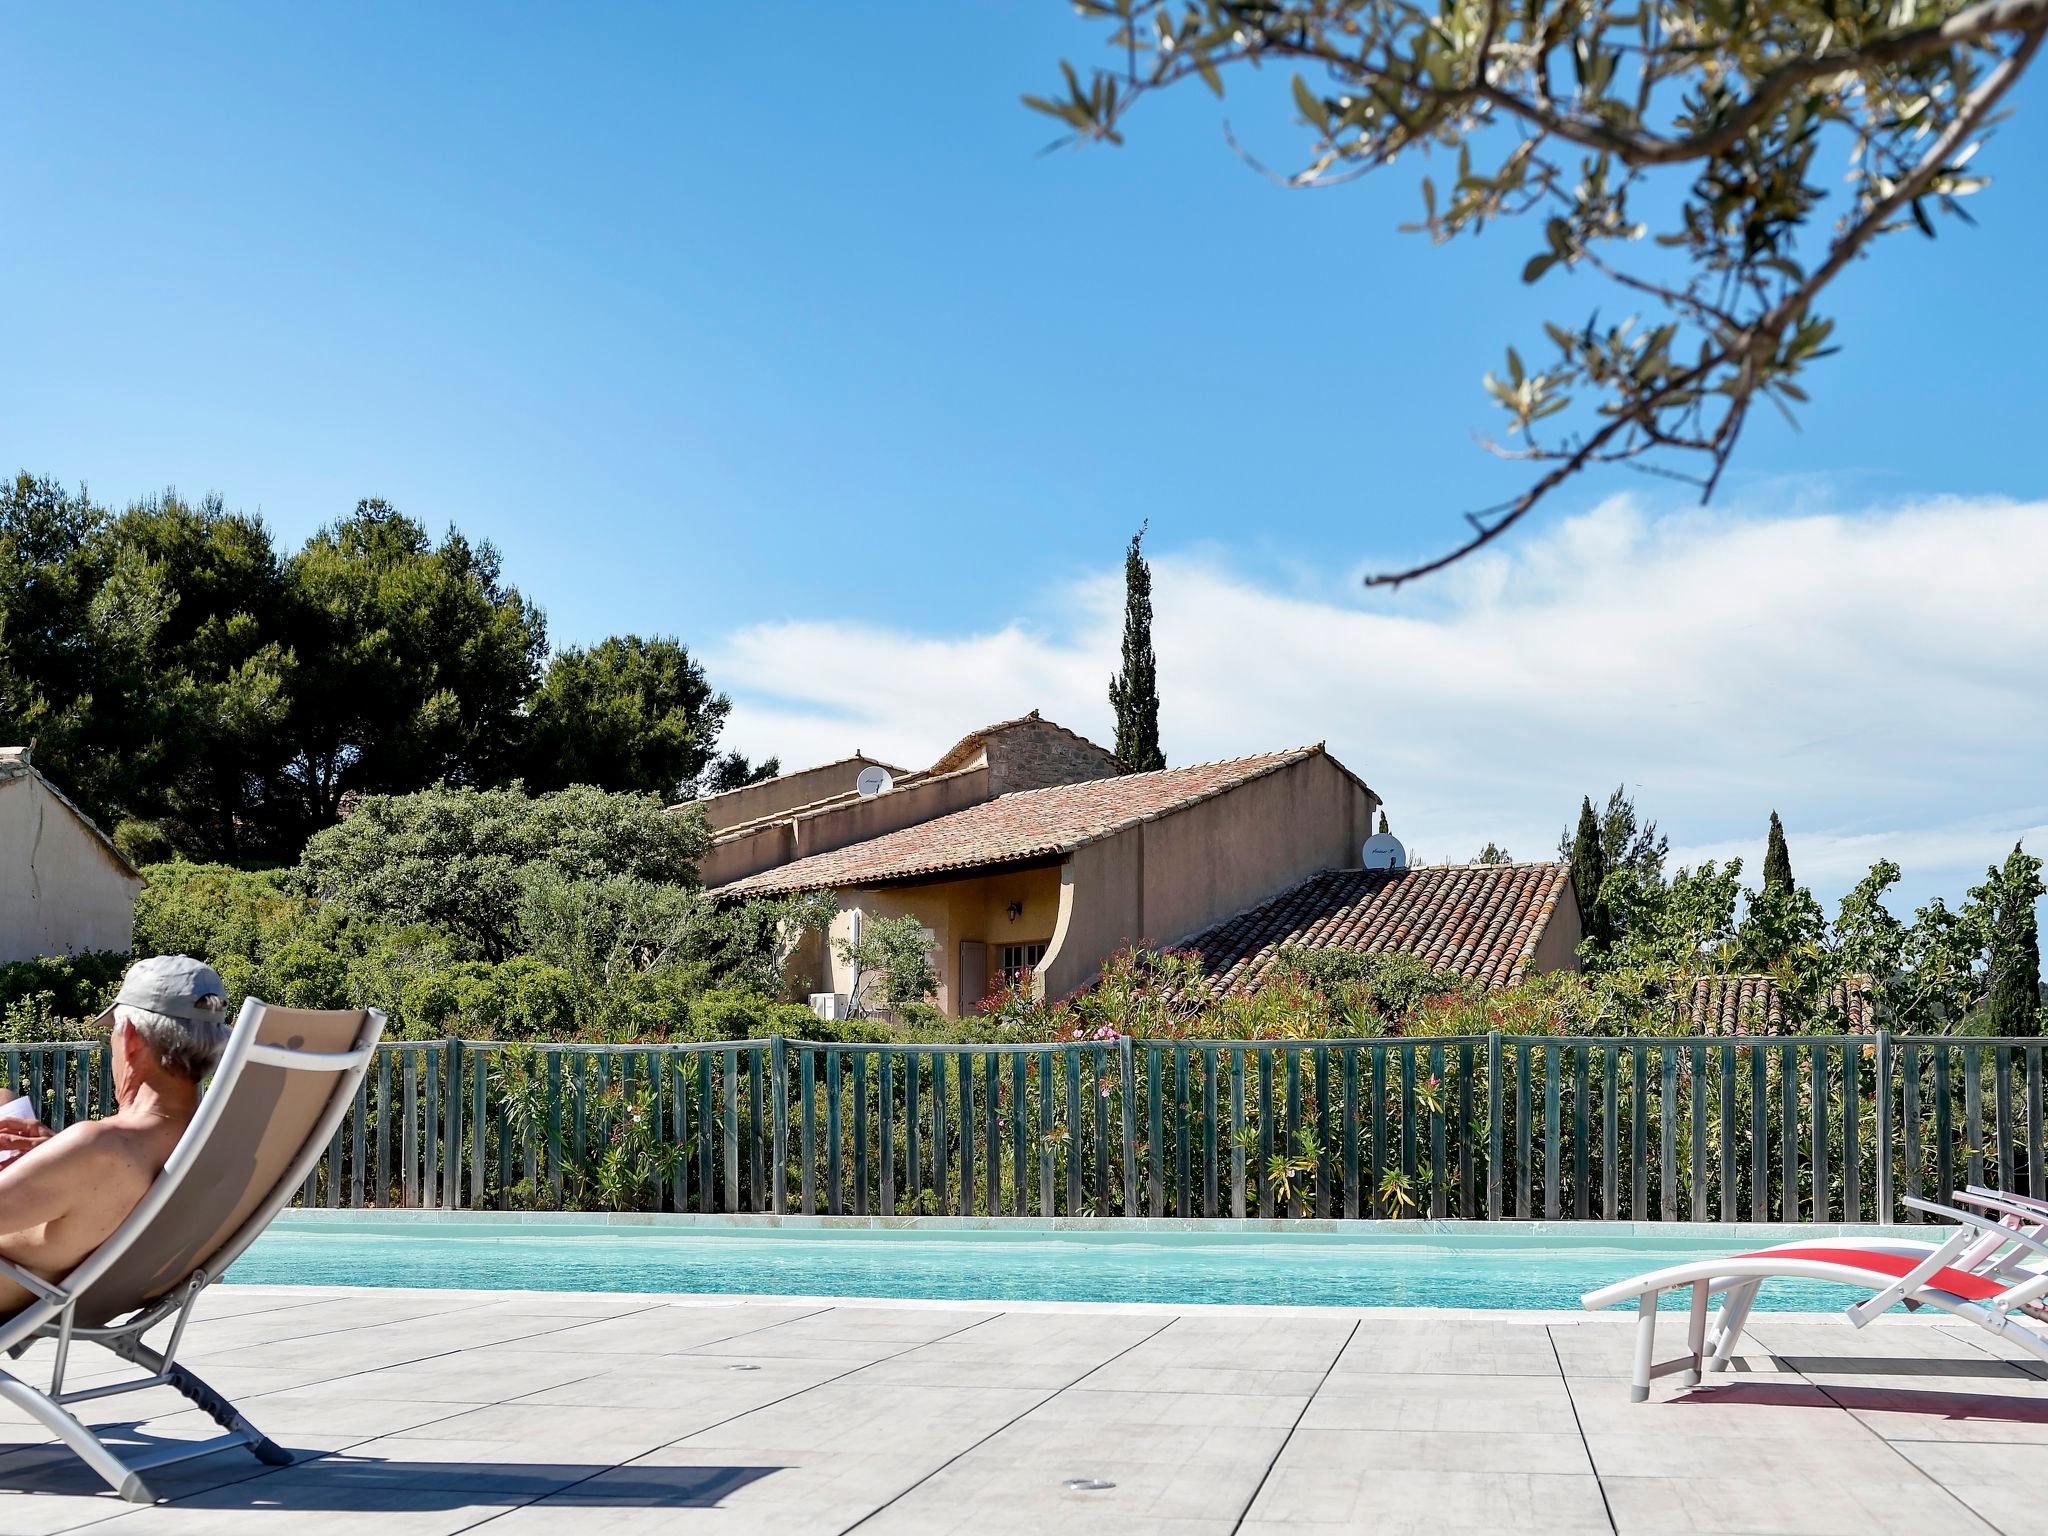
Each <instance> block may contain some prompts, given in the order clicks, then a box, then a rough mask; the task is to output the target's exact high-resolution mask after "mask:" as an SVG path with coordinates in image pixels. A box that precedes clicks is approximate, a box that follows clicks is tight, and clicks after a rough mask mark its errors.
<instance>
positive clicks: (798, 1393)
mask: <svg viewBox="0 0 2048 1536" xmlns="http://www.w3.org/2000/svg"><path fill="white" fill-rule="evenodd" d="M838 1310H839V1309H838V1308H837V1307H820V1308H819V1309H818V1310H817V1311H816V1312H806V1313H804V1314H803V1315H802V1316H801V1317H786V1318H783V1319H782V1320H781V1321H780V1322H775V1323H766V1324H763V1325H762V1326H761V1327H759V1328H747V1329H742V1330H741V1331H740V1332H738V1333H736V1334H733V1335H731V1336H730V1337H732V1338H736V1339H743V1338H746V1337H748V1336H749V1335H751V1334H755V1333H765V1332H767V1331H768V1330H770V1329H773V1328H780V1327H782V1326H784V1325H785V1324H788V1323H800V1322H802V1321H804V1319H805V1318H810V1317H817V1316H819V1315H821V1314H823V1313H827V1312H836V1311H838ZM1001 1316H1003V1314H1002V1313H1001V1312H992V1313H990V1314H989V1315H988V1316H987V1317H979V1318H976V1319H975V1320H974V1321H973V1322H971V1323H967V1324H964V1325H962V1326H961V1327H958V1328H954V1329H951V1330H949V1331H948V1332H945V1333H941V1334H938V1335H936V1336H935V1337H933V1338H929V1339H920V1340H918V1342H917V1343H915V1344H909V1345H905V1346H904V1347H903V1348H902V1349H899V1350H894V1351H892V1352H891V1353H889V1354H886V1355H882V1356H880V1357H878V1358H876V1359H873V1360H863V1361H862V1362H861V1363H860V1364H858V1365H853V1366H848V1367H847V1368H846V1369H845V1370H843V1371H838V1372H835V1373H834V1374H833V1375H830V1376H827V1377H826V1378H825V1379H824V1380H823V1381H814V1382H812V1383H810V1384H809V1385H808V1386H802V1387H798V1388H797V1389H796V1390H795V1391H793V1392H785V1393H783V1394H782V1396H780V1397H771V1398H770V1399H768V1401H766V1402H764V1403H756V1404H754V1405H753V1407H751V1408H742V1409H741V1410H740V1411H739V1412H738V1413H729V1414H727V1415H726V1416H725V1417H724V1418H722V1419H714V1420H713V1421H712V1422H711V1423H709V1424H700V1425H698V1426H697V1428H695V1429H693V1430H691V1431H690V1432H689V1434H687V1435H678V1436H676V1438H675V1439H673V1440H664V1441H663V1442H662V1443H661V1444H660V1445H655V1446H649V1447H648V1448H647V1449H646V1450H644V1451H641V1452H640V1453H639V1454H638V1455H635V1456H633V1457H631V1458H630V1459H628V1460H626V1461H621V1462H615V1463H614V1464H612V1465H611V1466H609V1467H601V1468H599V1469H598V1470H597V1471H595V1472H592V1473H591V1474H590V1475H589V1476H587V1477H579V1478H577V1479H576V1480H575V1481H574V1482H571V1483H564V1484H563V1485H562V1486H561V1487H559V1488H554V1489H550V1490H549V1491H548V1492H546V1493H542V1494H536V1495H535V1496H534V1497H533V1498H531V1499H528V1500H527V1501H526V1502H525V1503H523V1504H509V1505H507V1506H506V1507H505V1508H503V1509H500V1510H496V1511H494V1512H493V1513H491V1514H488V1515H485V1516H484V1517H483V1519H481V1520H479V1521H477V1522H475V1524H472V1525H465V1526H463V1527H461V1528H460V1530H457V1531H453V1532H451V1533H450V1536H463V1533H464V1532H468V1531H474V1530H477V1529H478V1528H480V1527H482V1526H486V1525H489V1524H490V1523H491V1522H492V1521H493V1520H497V1519H501V1518H502V1517H504V1516H506V1515H509V1514H511V1513H512V1512H513V1511H514V1510H516V1509H530V1508H531V1507H532V1506H534V1505H535V1504H539V1503H542V1502H543V1501H545V1500H548V1499H559V1498H560V1497H561V1496H562V1495H563V1494H565V1493H567V1492H568V1491H569V1490H570V1489H572V1488H581V1487H582V1486H583V1485H584V1484H585V1483H587V1482H591V1481H592V1480H594V1479H596V1478H600V1477H603V1476H604V1475H605V1474H606V1473H608V1472H618V1471H622V1470H623V1469H625V1468H627V1467H630V1466H634V1465H637V1464H638V1463H639V1462H642V1461H644V1460H645V1459H646V1458H647V1457H649V1456H653V1455H656V1454H657V1453H659V1452H661V1451H666V1450H669V1449H671V1448H672V1447H674V1446H678V1445H681V1444H682V1443H683V1442H684V1441H685V1440H690V1439H693V1438H695V1437H696V1436H698V1435H702V1434H708V1433H710V1432H711V1431H712V1430H714V1429H722V1428H724V1427H725V1426H726V1425H727V1424H730V1423H732V1422H733V1421H734V1420H735V1419H744V1418H745V1417H746V1416H747V1415H748V1414H750V1413H759V1412H760V1411H761V1410H762V1409H763V1408H774V1407H776V1406H778V1405H780V1404H782V1403H786V1402H789V1401H790V1400H791V1399H792V1398H798V1397H802V1396H803V1395H804V1394H805V1393H806V1392H815V1391H816V1390H817V1389H818V1388H820V1387H829V1386H830V1385H832V1383H833V1382H835V1381H844V1380H845V1379H846V1378H847V1377H849V1376H857V1375H859V1374H860V1373H861V1372H862V1371H864V1370H866V1369H867V1368H868V1367H869V1366H871V1365H880V1364H882V1362H883V1361H885V1360H896V1359H900V1358H901V1357H902V1356H904V1355H909V1354H915V1353H916V1352H917V1351H918V1350H920V1349H923V1348H924V1347H925V1346H926V1345H928V1344H937V1343H940V1342H941V1341H942V1340H945V1339H954V1338H958V1337H959V1336H960V1335H961V1334H963V1333H971V1332H972V1331H973V1330H975V1329H976V1328H979V1327H981V1326H982V1325H983V1324H984V1323H992V1322H994V1321H995V1320H996V1319H997V1318H999V1317H1001ZM710 1342H712V1343H720V1342H723V1341H722V1340H717V1339H714V1340H711V1341H710ZM681 1353H687V1351H681ZM706 1358H707V1359H716V1358H717V1356H715V1355H713V1356H707V1357H706ZM579 1379H580V1380H588V1379H589V1378H588V1377H583V1378H579ZM542 1390H545V1389H542ZM905 1491H906V1492H907V1491H908V1490H905ZM863 1518H865V1517H863Z"/></svg>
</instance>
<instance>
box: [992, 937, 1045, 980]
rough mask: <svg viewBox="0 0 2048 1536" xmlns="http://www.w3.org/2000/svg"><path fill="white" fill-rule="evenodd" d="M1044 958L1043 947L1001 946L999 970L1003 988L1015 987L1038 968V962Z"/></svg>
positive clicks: (1037, 945)
mask: <svg viewBox="0 0 2048 1536" xmlns="http://www.w3.org/2000/svg"><path fill="white" fill-rule="evenodd" d="M1044 958H1045V945H1044V944H1043V943H1040V944H1005V945H1003V946H1002V965H1001V967H1000V968H999V970H1000V974H1001V977H1002V980H1003V984H1004V985H1005V986H1012V987H1014V986H1016V985H1017V984H1018V983H1019V982H1021V981H1022V980H1023V979H1024V978H1025V977H1026V976H1028V975H1030V974H1031V972H1033V971H1034V970H1036V969H1037V968H1038V962H1039V961H1041V960H1043V959H1044Z"/></svg>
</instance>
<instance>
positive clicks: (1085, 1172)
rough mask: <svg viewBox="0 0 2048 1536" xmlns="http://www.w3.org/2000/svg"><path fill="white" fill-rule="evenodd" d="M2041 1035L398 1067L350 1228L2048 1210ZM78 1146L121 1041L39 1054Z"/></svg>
mask: <svg viewBox="0 0 2048 1536" xmlns="http://www.w3.org/2000/svg"><path fill="white" fill-rule="evenodd" d="M2042 1050H2043V1042H2042V1041H2039V1040H2027V1039H2021V1040H1994V1039H1985V1038H1976V1037H1922V1036H1910V1037H1909V1036H1891V1035H1888V1034H1884V1033H1879V1034H1876V1035H1869V1036H1790V1037H1781V1038H1743V1039H1728V1038H1694V1037H1682V1038H1654V1039H1652V1038H1601V1037H1588V1038H1576V1037H1574V1038H1559V1037H1550V1036H1518V1035H1478V1036H1454V1037H1446V1038H1441V1039H1407V1038H1393V1039H1374V1040H1330V1041H1285V1042H1281V1041H1270V1042H1269V1041H1258V1042H1247V1041H1178V1040H1174V1041H1149V1040H1133V1039H1128V1038H1112V1039H1105V1040H1099V1041H1087V1042H1083V1043H1078V1044H1070V1045H1046V1044H1032V1045H994V1046H984V1045H937V1046H929V1045H920V1046H899V1045H872V1044H870V1045H822V1044H816V1043H812V1042H806V1041H801V1040H791V1039H783V1038H776V1039H772V1040H756V1041H744V1042H726V1043H716V1044H703V1045H669V1046H603V1045H549V1046H517V1045H506V1044H502V1043H496V1042H485V1041H463V1040H441V1041H427V1042H394V1043H389V1044H386V1045H383V1046H380V1047H379V1049H378V1054H377V1060H376V1063H375V1065H374V1067H373V1069H372V1070H371V1072H370V1073H369V1074H368V1076H367V1077H366V1078H365V1080H364V1082H363V1084H362V1087H361V1089H360V1091H359V1092H358V1093H357V1095H356V1102H355V1104H354V1106H353V1107H352V1108H351V1110H350V1112H349V1114H348V1116H347V1117H346V1119H345V1120H344V1122H343V1123H342V1125H341V1127H340V1129H339V1130H338V1131H337V1132H336V1134H335V1136H334V1139H333V1141H332V1143H331V1145H330V1146H329V1147H328V1150H327V1153H326V1156H325V1157H324V1158H323V1159H322V1160H321V1162H320V1164H319V1166H318V1167H317V1168H316V1169H315V1171H314V1173H313V1174H312V1176H311V1177H310V1178H309V1179H308V1180H307V1183H306V1187H305V1189H304V1191H303V1193H302V1196H301V1200H302V1203H304V1204H307V1205H320V1206H330V1207H365V1208H377V1207H391V1206H410V1207H446V1208H475V1209H487V1208H488V1209H505V1208H516V1209H575V1208H593V1207H595V1208H607V1209H635V1210H664V1211H697V1212H709V1211H723V1212H770V1211H773V1212H804V1213H825V1214H834V1215H837V1214H853V1215H882V1214H918V1213H922V1214H930V1215H940V1214H943V1215H990V1216H1228V1217H1251V1216H1259V1217H1309V1216H1314V1217H1342V1218H1365V1217H1387V1216H1426V1217H1460V1218H1483V1219H1489V1220H1498V1219H1502V1218H1544V1219H1550V1220H1558V1219H1595V1218H1597V1219H1608V1220H1613V1219H1624V1220H1633V1221H1680V1220H1684V1221H1734V1220H1742V1221H1766V1222H1791V1221H1894V1220H1898V1219H1900V1217H1901V1216H1902V1215H1904V1217H1905V1219H1906V1220H1909V1221H1910V1220H1914V1219H1916V1218H1914V1217H1913V1216H1912V1215H1911V1213H1906V1212H1902V1211H1901V1208H1900V1204H1899V1197H1900V1196H1902V1195H1931V1196H1932V1197H1934V1198H1936V1199H1942V1198H1945V1197H1946V1196H1947V1195H1948V1193H1949V1191H1950V1190H1951V1189H1953V1188H1955V1187H1957V1186H1958V1185H1959V1184H1962V1183H1992V1184H1996V1185H1998V1186H2000V1187H2003V1188H2008V1189H2015V1190H2020V1191H2025V1192H2029V1193H2034V1194H2041V1193H2043V1192H2044V1186H2048V1176H2044V1175H2043V1173H2042V1172H2040V1171H2039V1170H2042V1169H2043V1168H2044V1166H2048V1165H2044V1163H2043V1152H2042V1145H2043V1120H2042V1102H2043V1097H2044V1087H2043V1078H2042ZM0 1051H4V1057H5V1068H6V1071H7V1073H8V1076H9V1078H10V1080H11V1081H12V1082H14V1083H16V1084H18V1085H19V1086H20V1090H21V1091H22V1092H24V1093H26V1094H28V1095H29V1096H30V1098H31V1099H33V1100H34V1101H35V1102H36V1103H38V1104H39V1105H40V1106H42V1114H43V1118H44V1120H45V1121H46V1122H47V1123H48V1124H50V1125H52V1126H56V1127H61V1126H63V1125H64V1124H66V1123H67V1122H69V1121H71V1120H74V1119H77V1118H80V1117H82V1116H88V1115H93V1114H99V1113H102V1112H104V1111H105V1109H106V1108H107V1107H108V1106H109V1105H110V1104H111V1102H112V1082H111V1072H110V1068H109V1063H108V1060H107V1058H106V1054H105V1051H104V1048H103V1047H102V1046H100V1045H97V1044H77V1045H45V1046H28V1045H16V1046H7V1047H4V1048H0Z"/></svg>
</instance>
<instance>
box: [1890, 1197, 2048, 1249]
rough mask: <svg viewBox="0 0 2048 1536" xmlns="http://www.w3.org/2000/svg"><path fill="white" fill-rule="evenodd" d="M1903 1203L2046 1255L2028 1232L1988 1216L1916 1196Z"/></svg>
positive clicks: (2043, 1246)
mask: <svg viewBox="0 0 2048 1536" xmlns="http://www.w3.org/2000/svg"><path fill="white" fill-rule="evenodd" d="M1977 1198H1978V1201H1979V1203H1987V1202H1985V1199H1984V1197H1983V1196H1981V1195H1980V1196H1978V1197H1977ZM1904 1203H1905V1204H1906V1205H1907V1206H1909V1207H1911V1208H1912V1209H1913V1210H1916V1211H1925V1212H1927V1213H1928V1214H1929V1215H1931V1216H1940V1217H1943V1218H1945V1219H1946V1220H1949V1221H1953V1222H1959V1223H1961V1224H1962V1225H1965V1226H1971V1227H1975V1228H1977V1229H1978V1230H1979V1231H1982V1232H1990V1233H1994V1234H2000V1235H2002V1236H2003V1237H2004V1238H2005V1240H2006V1241H2007V1242H2009V1243H2017V1244H2019V1245H2020V1246H2021V1247H2023V1248H2031V1249H2032V1250H2033V1251H2034V1252H2035V1253H2038V1254H2044V1255H2048V1243H2044V1242H2042V1241H2041V1239H2040V1238H2038V1237H2035V1236H2034V1235H2033V1234H2032V1233H2030V1232H2022V1231H2021V1230H2020V1229H2019V1228H2017V1227H2008V1226H2007V1225H2006V1224H2005V1223H2004V1222H2002V1221H1993V1220H1992V1219H1991V1218H1990V1217H1989V1216H1979V1215H1978V1214H1977V1213H1976V1212H1975V1211H1959V1210H1957V1209H1956V1208H1955V1207H1954V1206H1952V1205H1939V1204H1937V1203H1936V1202H1934V1201H1932V1200H1922V1199H1920V1198H1919V1197H1918V1196H1916V1195H1907V1196H1905V1197H1904Z"/></svg>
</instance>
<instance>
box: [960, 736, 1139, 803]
mask: <svg viewBox="0 0 2048 1536" xmlns="http://www.w3.org/2000/svg"><path fill="white" fill-rule="evenodd" d="M985 746H986V749H987V752H988V776H989V789H990V791H991V792H992V793H994V794H998V795H1007V794H1009V793H1011V792H1012V791H1014V790H1019V789H1045V788H1047V787H1049V786H1051V785H1054V784H1082V783H1086V782H1087V781H1088V780H1090V779H1106V778H1109V777H1111V776H1112V775H1114V774H1115V773H1117V771H1118V770H1119V768H1120V767H1121V765H1120V764H1119V763H1118V762H1117V760H1116V756H1115V754H1113V753H1111V752H1110V751H1108V750H1107V749H1106V748H1103V747H1098V746H1097V745H1095V743H1094V742H1092V741H1089V740H1087V739H1085V738H1084V737H1080V736H1076V735H1075V734H1074V733H1073V732H1072V731H1069V730H1067V729H1065V728H1064V727H1061V726H1057V725H1054V724H1053V723H1052V722H1051V721H1050V720H1029V719H1027V720H1019V721H1016V722H1015V723H1013V724H1010V725H1005V726H1004V727H1002V729H1000V730H998V731H992V732H991V733H990V734H989V736H988V737H987V739H986V742H985Z"/></svg>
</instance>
